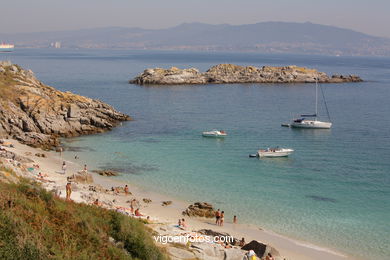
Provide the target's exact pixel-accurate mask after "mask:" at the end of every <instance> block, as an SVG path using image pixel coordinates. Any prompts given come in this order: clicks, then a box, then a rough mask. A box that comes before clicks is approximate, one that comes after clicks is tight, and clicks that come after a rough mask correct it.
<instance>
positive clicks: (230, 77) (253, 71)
mask: <svg viewBox="0 0 390 260" xmlns="http://www.w3.org/2000/svg"><path fill="white" fill-rule="evenodd" d="M316 79H318V82H319V83H341V82H360V81H363V80H362V79H361V78H360V77H359V76H356V75H348V76H343V75H332V76H328V75H327V74H326V73H324V72H319V71H317V70H315V69H309V68H304V67H297V66H294V65H292V66H285V67H271V66H263V67H261V68H257V67H253V66H247V67H243V66H238V65H234V64H219V65H216V66H213V67H211V68H210V69H209V70H207V71H206V72H200V71H199V70H197V69H195V68H190V69H178V68H176V67H172V68H170V69H162V68H155V69H146V70H145V71H144V72H143V73H141V74H140V75H138V76H137V77H135V78H134V79H133V80H130V81H129V83H131V84H138V85H148V84H150V85H183V84H233V83H314V82H315V81H316Z"/></svg>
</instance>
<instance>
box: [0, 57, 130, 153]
mask: <svg viewBox="0 0 390 260" xmlns="http://www.w3.org/2000/svg"><path fill="white" fill-rule="evenodd" d="M126 120H130V117H129V116H127V115H125V114H122V113H120V112H117V111H116V110H114V109H113V108H112V107H111V106H110V105H107V104H105V103H103V102H101V101H99V100H94V99H90V98H87V97H83V96H79V95H76V94H73V93H71V92H61V91H58V90H56V89H55V88H53V87H49V86H47V85H45V84H43V83H42V82H40V81H39V80H38V79H37V78H36V77H35V76H34V73H33V72H32V71H30V70H24V69H22V68H20V67H19V66H17V65H13V64H11V63H7V62H1V63H0V136H2V135H3V136H4V135H7V136H11V137H12V138H14V139H17V140H19V141H21V142H22V143H25V144H28V145H31V146H34V147H42V148H52V147H54V146H58V144H59V139H58V138H59V137H70V136H78V135H84V134H92V133H100V132H104V131H107V130H110V129H112V128H113V127H114V126H116V125H118V124H120V122H121V121H126Z"/></svg>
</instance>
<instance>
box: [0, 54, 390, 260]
mask: <svg viewBox="0 0 390 260" xmlns="http://www.w3.org/2000/svg"><path fill="white" fill-rule="evenodd" d="M6 58H8V59H11V60H12V61H13V62H15V63H18V64H20V65H22V66H23V67H25V68H30V69H32V70H33V71H34V72H35V73H36V75H37V76H38V78H39V79H41V80H42V81H44V82H45V83H47V84H49V85H52V86H55V87H56V88H58V89H60V90H63V91H72V92H74V93H77V94H81V95H86V96H89V97H92V98H98V99H101V100H103V101H105V102H107V103H109V104H111V105H113V106H114V107H115V108H117V109H118V110H120V111H122V112H125V113H128V114H129V115H131V116H132V117H133V118H134V121H132V122H127V123H124V124H123V126H122V127H118V128H116V129H114V130H113V131H112V132H109V133H105V134H101V135H94V136H88V137H80V138H75V139H72V140H69V142H67V145H68V146H70V147H71V148H72V150H73V151H72V152H69V156H71V155H74V154H75V153H77V154H78V155H79V156H80V158H81V160H82V161H86V162H87V163H88V164H89V165H91V166H94V167H111V168H117V169H120V170H121V171H122V172H123V175H122V176H121V177H120V178H121V179H124V180H127V181H129V182H131V183H135V184H137V185H139V186H142V187H144V188H146V189H150V190H155V191H157V192H161V193H165V194H169V195H173V196H176V197H180V198H183V199H187V200H189V201H198V200H201V201H208V202H211V203H213V204H214V205H215V206H217V207H218V208H221V209H223V210H224V211H225V212H227V214H226V215H227V219H230V218H232V216H233V215H238V218H239V220H240V221H241V222H247V223H252V224H257V225H260V226H262V227H264V228H265V229H270V230H273V231H275V232H278V233H280V234H283V235H287V236H290V237H293V238H297V239H301V240H304V241H310V242H313V243H317V244H319V245H322V246H326V247H330V248H334V249H338V250H340V251H341V252H345V253H347V254H351V255H354V256H357V257H361V258H365V259H385V258H388V257H389V256H390V248H389V245H390V225H389V219H390V59H389V58H371V57H325V56H302V55H301V56H296V55H263V54H254V53H244V54H243V53H241V54H238V53H207V52H203V53H197V52H152V51H123V50H122V51H114V50H93V51H92V50H72V51H70V50H34V49H25V50H16V51H15V52H14V53H12V54H1V56H0V59H6ZM219 63H234V64H238V65H255V66H263V65H277V66H283V65H291V64H294V65H298V66H307V67H312V68H317V69H318V70H320V71H324V72H327V73H340V74H358V75H360V76H361V77H362V78H363V79H365V80H366V81H365V82H363V83H349V84H326V85H323V90H324V93H325V96H326V101H327V103H328V106H329V110H330V115H331V119H332V122H333V124H334V125H333V128H332V129H331V130H317V131H313V130H294V129H289V128H284V127H281V126H280V124H281V123H285V122H288V121H289V120H290V119H291V118H292V116H293V115H296V114H299V113H312V112H313V110H314V101H315V99H314V93H315V92H314V86H313V85H311V84H290V85H278V84H235V85H207V86H160V87H157V86H155V87H140V86H136V85H130V84H128V83H127V81H128V80H129V79H131V78H132V77H134V76H135V75H137V74H138V73H140V72H142V71H143V70H144V69H145V68H147V67H170V66H176V67H180V68H184V67H196V68H199V69H200V70H206V69H207V68H209V67H210V66H212V65H215V64H219ZM321 103H323V102H321ZM320 111H321V112H322V113H323V114H325V113H324V109H323V107H321V108H320ZM214 128H217V129H224V130H226V131H227V132H228V134H229V136H228V137H227V138H225V139H224V140H221V139H219V140H217V139H210V138H202V137H201V132H202V131H205V130H211V129H214ZM277 145H278V146H282V147H289V148H293V149H295V153H294V154H292V156H291V157H289V158H284V159H261V160H259V159H253V158H249V157H248V154H250V153H255V152H256V151H257V149H259V148H261V147H263V148H266V147H269V146H277ZM90 168H91V167H90Z"/></svg>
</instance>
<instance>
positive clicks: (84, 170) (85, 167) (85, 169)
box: [83, 164, 88, 172]
mask: <svg viewBox="0 0 390 260" xmlns="http://www.w3.org/2000/svg"><path fill="white" fill-rule="evenodd" d="M87 171H88V170H87V165H86V164H84V169H83V172H87Z"/></svg>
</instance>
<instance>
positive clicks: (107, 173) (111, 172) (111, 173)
mask: <svg viewBox="0 0 390 260" xmlns="http://www.w3.org/2000/svg"><path fill="white" fill-rule="evenodd" d="M92 172H95V173H97V174H99V175H102V176H108V177H110V176H118V175H119V173H118V172H117V171H115V170H108V169H107V170H93V171H92Z"/></svg>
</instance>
